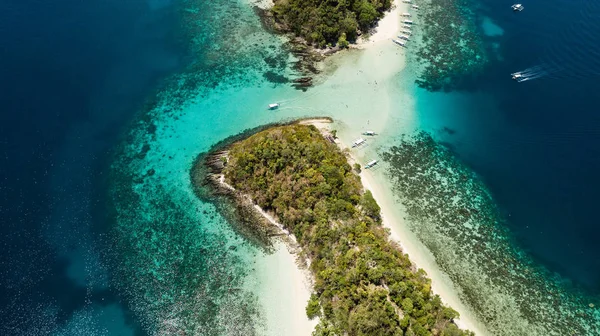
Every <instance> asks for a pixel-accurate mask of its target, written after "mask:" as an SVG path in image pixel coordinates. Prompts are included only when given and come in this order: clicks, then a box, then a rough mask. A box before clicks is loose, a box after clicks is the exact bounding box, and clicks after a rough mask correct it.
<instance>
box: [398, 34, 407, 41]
mask: <svg viewBox="0 0 600 336" xmlns="http://www.w3.org/2000/svg"><path fill="white" fill-rule="evenodd" d="M398 38H401V39H403V40H406V41H408V39H409V37H408V36H406V35H398Z"/></svg>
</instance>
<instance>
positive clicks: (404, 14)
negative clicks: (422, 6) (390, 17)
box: [402, 13, 410, 16]
mask: <svg viewBox="0 0 600 336" xmlns="http://www.w3.org/2000/svg"><path fill="white" fill-rule="evenodd" d="M402 16H410V13H402Z"/></svg>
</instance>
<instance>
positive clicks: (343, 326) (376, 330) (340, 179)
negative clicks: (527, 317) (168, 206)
mask: <svg viewBox="0 0 600 336" xmlns="http://www.w3.org/2000/svg"><path fill="white" fill-rule="evenodd" d="M333 136H334V135H333V134H331V133H327V134H323V133H322V131H320V130H319V129H317V128H316V127H315V126H314V125H312V124H310V123H307V122H305V121H304V122H295V123H292V124H288V125H283V126H281V125H280V126H274V127H271V128H267V129H263V130H259V131H258V132H257V133H255V134H252V135H250V136H249V137H247V138H245V139H242V140H240V141H237V142H235V143H233V144H231V145H228V146H227V147H226V148H223V147H221V148H216V149H215V150H214V151H213V152H212V153H211V154H209V155H206V156H203V158H202V159H200V160H197V162H196V164H195V167H194V171H193V172H192V177H193V180H194V181H195V183H196V184H198V183H202V182H201V180H202V178H201V177H200V176H198V172H201V171H204V172H206V169H202V168H201V167H199V166H204V167H206V166H210V169H209V173H207V174H205V179H204V181H210V183H209V185H212V186H213V187H214V189H216V190H225V191H226V194H228V195H229V196H230V198H231V199H232V200H233V201H234V203H235V204H237V205H238V206H239V207H242V208H243V207H244V200H248V199H249V200H251V202H252V203H253V204H254V205H255V206H257V207H260V209H261V210H260V211H257V212H258V213H259V216H260V214H268V216H269V217H272V218H274V219H275V220H276V221H277V222H278V223H279V225H281V226H282V227H283V228H284V229H285V230H287V231H288V232H289V233H290V234H291V236H293V237H294V239H295V240H296V241H297V243H298V245H299V247H300V248H301V254H302V256H303V257H304V258H306V259H307V260H308V261H309V267H308V268H309V270H310V273H311V274H312V276H313V278H314V287H313V294H312V296H311V298H310V300H309V302H308V304H307V306H306V314H307V315H308V317H309V318H311V319H312V318H318V319H319V323H318V324H317V326H316V328H315V331H314V332H313V335H422V336H425V335H445V336H449V335H457V336H458V335H473V333H472V332H470V331H463V330H461V329H459V328H458V327H457V326H456V324H455V323H454V321H453V320H454V319H455V318H457V317H458V313H457V312H456V311H455V310H453V309H452V308H450V307H447V306H445V305H444V304H443V303H442V301H441V299H440V297H439V296H438V295H436V294H434V293H432V291H431V281H430V279H428V278H427V275H426V274H425V272H424V271H423V270H421V269H416V267H415V266H414V264H412V263H411V261H410V260H409V258H408V256H407V255H406V254H404V253H403V252H402V250H401V249H400V246H399V245H398V244H397V243H396V242H393V241H391V240H390V239H389V232H388V230H387V229H386V228H385V227H384V226H383V225H382V218H381V215H380V207H379V205H378V204H377V202H376V201H375V199H374V198H373V196H372V194H371V192H370V191H368V190H364V188H363V186H362V183H361V180H360V177H359V175H358V174H357V170H358V169H359V167H352V166H351V165H350V164H349V162H348V158H347V156H346V154H345V153H344V152H343V151H342V150H341V149H340V148H339V147H338V145H336V144H335V142H334V139H333ZM245 213H247V212H245ZM250 217H251V216H250ZM257 226H260V225H257Z"/></svg>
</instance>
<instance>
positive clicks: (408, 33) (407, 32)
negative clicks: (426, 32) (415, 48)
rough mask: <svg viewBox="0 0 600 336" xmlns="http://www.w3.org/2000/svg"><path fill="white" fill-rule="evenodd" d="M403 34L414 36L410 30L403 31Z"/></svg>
mask: <svg viewBox="0 0 600 336" xmlns="http://www.w3.org/2000/svg"><path fill="white" fill-rule="evenodd" d="M401 32H403V33H404V34H406V35H412V32H411V31H410V30H408V29H402V30H401Z"/></svg>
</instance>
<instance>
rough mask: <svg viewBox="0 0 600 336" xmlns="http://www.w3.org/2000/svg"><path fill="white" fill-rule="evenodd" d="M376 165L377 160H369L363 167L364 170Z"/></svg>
mask: <svg viewBox="0 0 600 336" xmlns="http://www.w3.org/2000/svg"><path fill="white" fill-rule="evenodd" d="M376 164H377V160H371V161H369V162H368V163H367V164H366V165H365V169H369V168H371V167H373V166H375V165H376Z"/></svg>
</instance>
